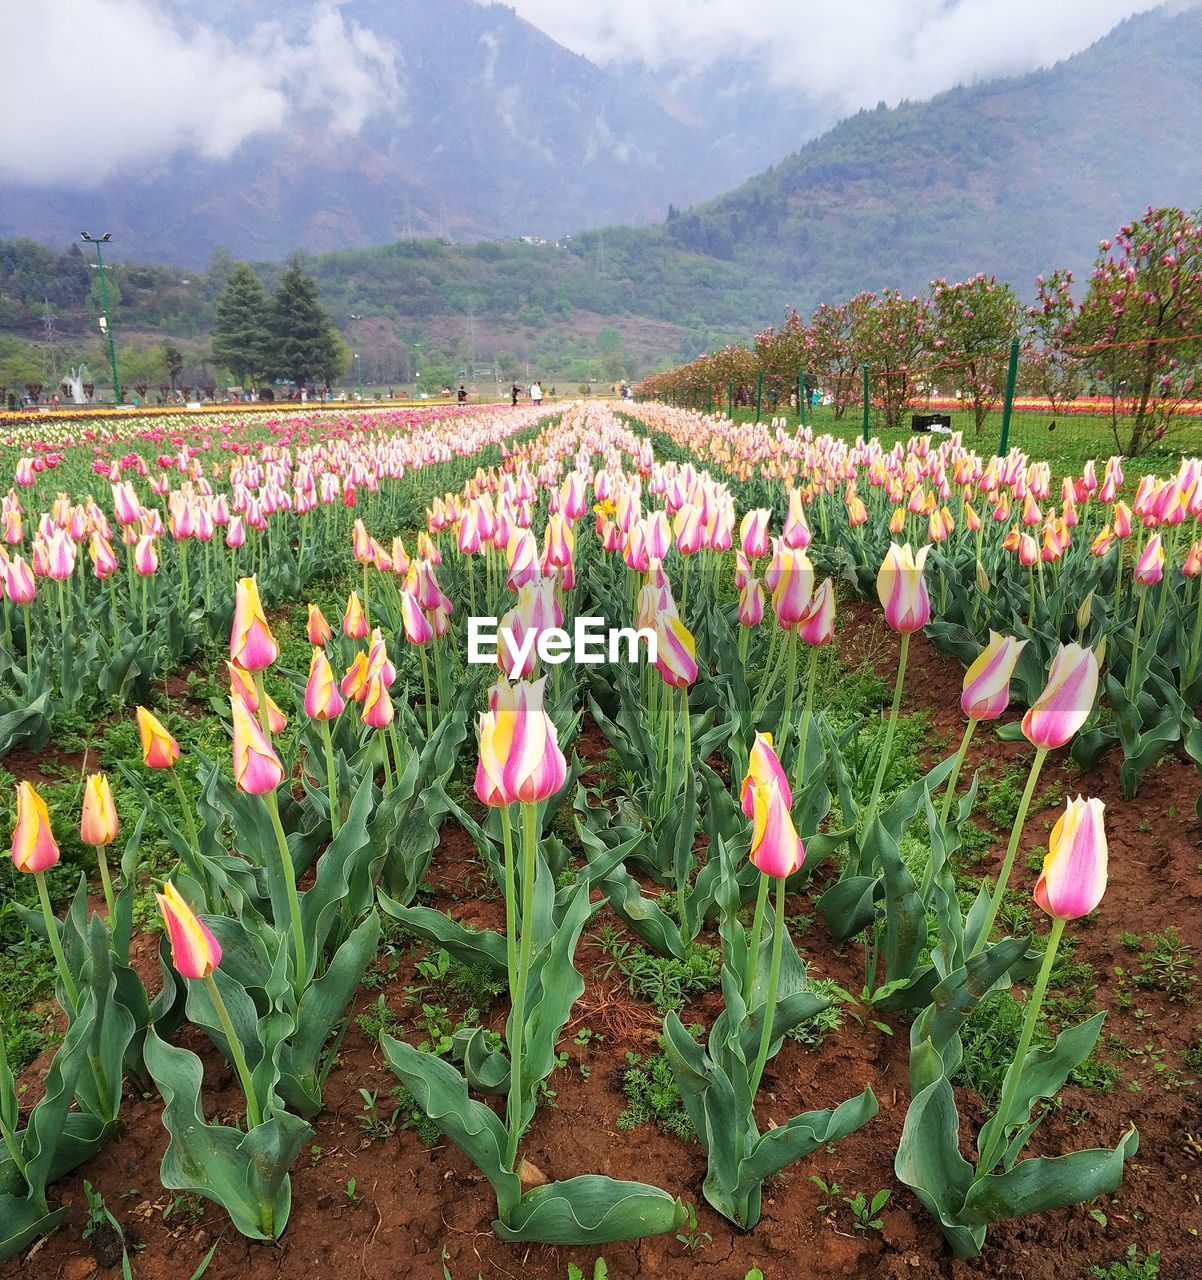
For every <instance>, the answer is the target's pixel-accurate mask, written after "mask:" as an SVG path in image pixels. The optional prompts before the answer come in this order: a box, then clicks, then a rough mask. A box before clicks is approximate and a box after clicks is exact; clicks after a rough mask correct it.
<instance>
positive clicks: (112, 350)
mask: <svg viewBox="0 0 1202 1280" xmlns="http://www.w3.org/2000/svg"><path fill="white" fill-rule="evenodd" d="M79 238H80V239H81V240H83V241H84V242H85V243H87V244H94V245H95V246H96V272H97V274H98V275H99V276H100V307H101V310H102V311H103V312H104V332H105V336H106V337H107V338H108V340H109V366H110V368H111V369H112V371H113V404H115V405H116V404H120V403H121V379H120V378H118V376H117V348H116V347H115V346H114V345H113V325H112V322H111V321H110V320H109V291H108V289H107V288H106V287H105V283H104V259H103V258H102V257H101V256H100V246H101V245H102V244H108V242H109V241H110V240H111V239H112V238H113V233H112V232H111V231H106V232H105V233H104V235H102V236H90V235H88V233H87V232H86V231H81V232H80V233H79Z"/></svg>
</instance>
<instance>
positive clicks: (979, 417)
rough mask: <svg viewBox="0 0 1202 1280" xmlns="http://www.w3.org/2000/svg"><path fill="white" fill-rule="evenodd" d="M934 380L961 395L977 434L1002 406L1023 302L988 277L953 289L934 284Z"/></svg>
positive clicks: (975, 278)
mask: <svg viewBox="0 0 1202 1280" xmlns="http://www.w3.org/2000/svg"><path fill="white" fill-rule="evenodd" d="M928 327H929V330H930V339H929V341H930V350H931V355H932V357H933V363H932V369H931V377H932V379H933V380H934V382H935V383H936V385H937V386H938V387H939V388H940V390H943V389H944V388H945V387H947V388H950V389H951V390H952V391H956V392H959V394H960V396H961V397H962V398H963V400H964V403H965V404H966V405H967V406H968V407H969V408H970V409H971V410H972V416H973V423H974V425H975V426H976V429H977V431H980V430H981V428H982V427H983V426H984V425H985V419H986V418H987V417H988V416H989V414H990V413H991V412H992V411H993V410H994V409H996V408H997V406H998V405H999V404H1000V403H1001V400H1002V392H1003V390H1004V387H1005V382H1006V368H1007V364H1008V360H1009V354H1010V341H1011V339H1012V338H1015V337H1017V336H1018V329H1019V305H1018V297H1017V295H1016V294H1015V292H1014V290H1013V289H1012V288H1011V287H1010V286H1009V285H1008V284H999V283H998V280H997V277H996V276H987V275H985V274H984V272H981V273H978V274H977V275H975V276H973V277H972V279H971V280H962V281H958V282H957V283H956V284H948V282H947V281H946V280H932V281H931V301H930V322H929V326H928Z"/></svg>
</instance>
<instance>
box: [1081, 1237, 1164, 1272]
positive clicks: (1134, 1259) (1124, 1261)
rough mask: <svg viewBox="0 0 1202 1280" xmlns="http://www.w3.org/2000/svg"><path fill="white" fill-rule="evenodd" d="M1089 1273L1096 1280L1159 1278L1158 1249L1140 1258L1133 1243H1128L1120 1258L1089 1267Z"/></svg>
mask: <svg viewBox="0 0 1202 1280" xmlns="http://www.w3.org/2000/svg"><path fill="white" fill-rule="evenodd" d="M1089 1274H1090V1275H1091V1276H1094V1277H1095V1278H1096V1280H1159V1277H1160V1250H1159V1249H1158V1250H1157V1251H1156V1252H1155V1253H1149V1254H1147V1255H1145V1256H1144V1258H1143V1259H1142V1260H1141V1259H1140V1257H1139V1250H1138V1249H1137V1248H1136V1247H1135V1245H1133V1244H1131V1245H1128V1246H1127V1252H1126V1254H1125V1255H1124V1256H1123V1257H1122V1258H1119V1259H1118V1260H1117V1261H1115V1262H1108V1263H1107V1264H1106V1265H1105V1266H1104V1267H1090V1269H1089Z"/></svg>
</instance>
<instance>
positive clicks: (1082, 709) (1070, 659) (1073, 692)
mask: <svg viewBox="0 0 1202 1280" xmlns="http://www.w3.org/2000/svg"><path fill="white" fill-rule="evenodd" d="M1097 692H1098V659H1097V657H1096V655H1095V654H1094V652H1093V650H1092V649H1084V648H1082V647H1081V646H1080V645H1079V644H1062V645H1061V646H1060V648H1059V649H1058V650H1057V651H1056V656H1055V657H1054V658H1053V659H1052V666H1051V670H1050V671H1049V672H1048V683H1047V685H1046V687H1045V688H1044V691H1043V692H1042V693H1041V694H1040V695H1039V697H1038V698H1036V700H1035V701H1034V703H1032V705H1031V707H1030V709H1029V710H1028V711H1027V714H1026V715H1025V716H1023V725H1022V728H1023V734H1024V735H1025V737H1026V739H1027V741H1028V742H1030V743H1031V744H1032V745H1033V746H1036V747H1042V748H1043V749H1044V750H1045V751H1050V750H1053V749H1055V748H1056V747H1062V746H1064V744H1065V743H1066V742H1068V741H1069V739H1070V738H1071V737H1072V736H1073V734H1075V733H1076V732H1077V730H1078V729H1080V728H1081V726H1082V725H1083V724H1084V723H1085V721H1086V720H1087V719H1088V718H1089V713H1090V712H1091V711H1092V710H1093V703H1094V698H1095V697H1096V696H1097Z"/></svg>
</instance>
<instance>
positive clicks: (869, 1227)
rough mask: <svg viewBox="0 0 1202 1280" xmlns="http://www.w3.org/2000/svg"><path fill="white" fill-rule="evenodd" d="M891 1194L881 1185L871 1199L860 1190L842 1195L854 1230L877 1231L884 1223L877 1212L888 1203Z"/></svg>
mask: <svg viewBox="0 0 1202 1280" xmlns="http://www.w3.org/2000/svg"><path fill="white" fill-rule="evenodd" d="M891 1194H892V1193H891V1192H889V1191H888V1190H886V1189H885V1188H883V1187H882V1188H881V1190H880V1191H878V1192H876V1194H875V1195H874V1196H873V1197H872V1199H871V1200H870V1199H868V1197H867V1196H866V1195H865V1194H864V1193H863V1192H862V1191H857V1192H856V1194H855V1195H854V1196H844V1197H843V1203H844V1204H845V1205H847V1207H848V1208H849V1209H850V1210H851V1216H852V1218H853V1222H852V1224H851V1225H852V1226H853V1227H854V1228H855V1230H857V1231H879V1230H880V1229H881V1228H882V1227H883V1226H884V1225H885V1224H884V1222H883V1221H882V1220H881V1219H880V1218H879V1217H877V1214H879V1213H880V1211H881V1210H882V1209H883V1208H884V1207H885V1206H886V1205H887V1204H888V1203H889V1196H890V1195H891Z"/></svg>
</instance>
